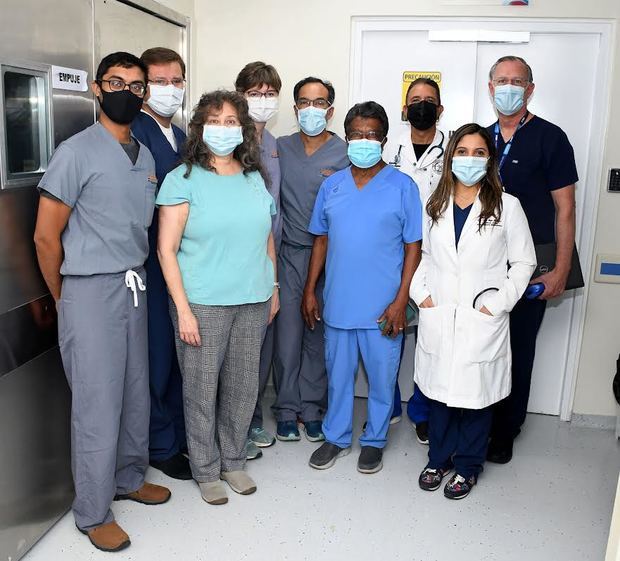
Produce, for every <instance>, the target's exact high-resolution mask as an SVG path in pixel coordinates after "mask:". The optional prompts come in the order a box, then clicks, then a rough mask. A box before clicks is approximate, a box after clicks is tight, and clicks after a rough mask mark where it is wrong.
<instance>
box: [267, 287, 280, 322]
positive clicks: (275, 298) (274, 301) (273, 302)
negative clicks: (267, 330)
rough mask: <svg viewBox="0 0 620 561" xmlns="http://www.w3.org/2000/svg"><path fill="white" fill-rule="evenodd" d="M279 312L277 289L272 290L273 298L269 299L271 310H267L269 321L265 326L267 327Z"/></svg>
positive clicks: (278, 292) (278, 293)
mask: <svg viewBox="0 0 620 561" xmlns="http://www.w3.org/2000/svg"><path fill="white" fill-rule="evenodd" d="M279 310H280V291H279V290H278V289H277V288H274V290H273V296H272V297H271V310H269V321H268V322H267V325H269V324H270V323H271V322H272V321H273V318H275V317H276V314H277V313H278V311H279Z"/></svg>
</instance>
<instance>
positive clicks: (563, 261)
mask: <svg viewBox="0 0 620 561" xmlns="http://www.w3.org/2000/svg"><path fill="white" fill-rule="evenodd" d="M555 238H556V258H555V269H557V270H558V272H561V273H562V274H564V275H568V272H569V271H570V267H571V261H572V257H573V247H574V245H575V207H574V206H570V207H566V208H561V209H559V210H558V213H557V216H556V223H555Z"/></svg>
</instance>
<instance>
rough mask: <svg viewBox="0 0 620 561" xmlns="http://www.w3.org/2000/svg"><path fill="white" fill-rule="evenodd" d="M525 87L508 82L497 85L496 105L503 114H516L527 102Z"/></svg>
mask: <svg viewBox="0 0 620 561" xmlns="http://www.w3.org/2000/svg"><path fill="white" fill-rule="evenodd" d="M524 96H525V88H524V87H522V86H513V85H512V84H506V85H504V86H495V107H496V108H497V110H498V111H499V112H500V113H501V114H502V115H514V114H515V113H516V112H517V111H519V109H521V107H523V104H524V103H525V100H524Z"/></svg>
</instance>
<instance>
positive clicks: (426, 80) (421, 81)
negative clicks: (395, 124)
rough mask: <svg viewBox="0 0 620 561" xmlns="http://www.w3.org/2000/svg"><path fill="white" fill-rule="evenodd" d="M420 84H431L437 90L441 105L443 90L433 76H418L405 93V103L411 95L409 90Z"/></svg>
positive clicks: (438, 100)
mask: <svg viewBox="0 0 620 561" xmlns="http://www.w3.org/2000/svg"><path fill="white" fill-rule="evenodd" d="M420 84H425V85H427V86H431V88H434V89H435V91H436V92H437V102H438V105H441V92H440V91H439V84H438V83H437V82H435V80H433V79H432V78H416V79H415V80H414V81H413V82H411V84H409V87H408V88H407V93H406V94H405V104H406V103H407V98H408V97H409V92H410V91H411V90H412V89H413V88H415V86H419V85H420Z"/></svg>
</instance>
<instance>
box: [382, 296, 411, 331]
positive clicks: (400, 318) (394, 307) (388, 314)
mask: <svg viewBox="0 0 620 561" xmlns="http://www.w3.org/2000/svg"><path fill="white" fill-rule="evenodd" d="M383 321H385V325H384V326H383V330H382V331H381V333H382V334H383V335H386V336H389V337H392V338H393V339H395V338H396V337H398V335H399V334H400V333H402V332H403V330H404V329H405V327H407V302H406V301H405V302H404V303H401V302H396V300H394V302H392V303H391V304H390V305H389V306H388V307H387V308H386V309H385V311H384V312H383V314H381V317H380V318H379V319H378V320H377V323H381V322H383Z"/></svg>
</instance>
